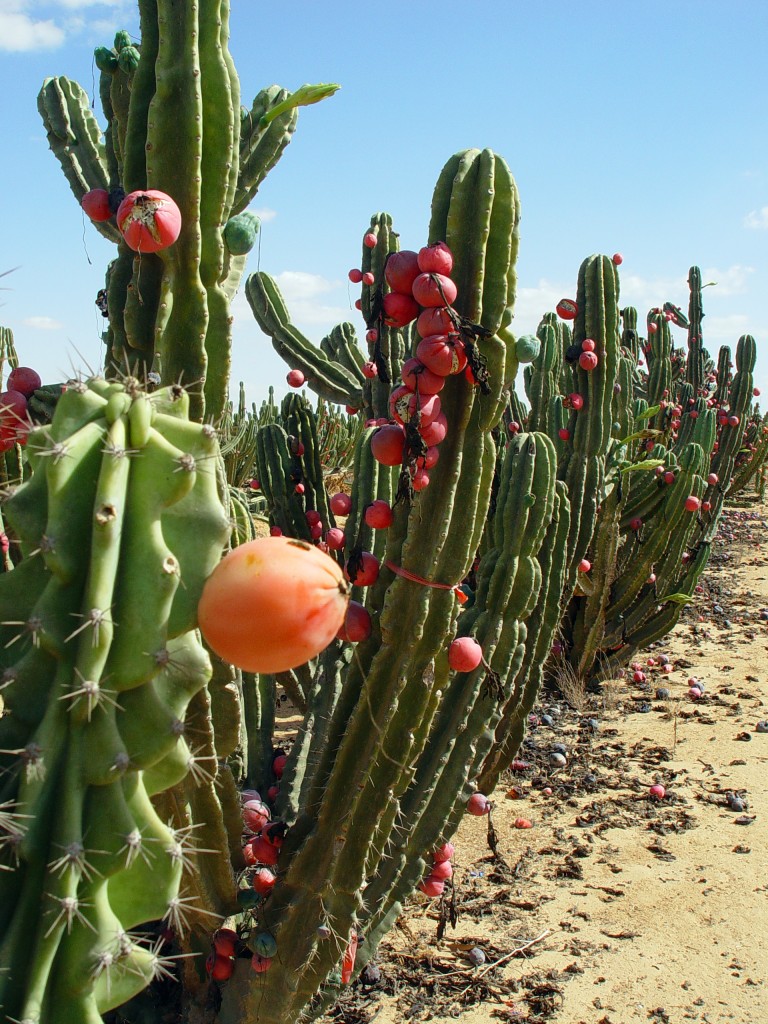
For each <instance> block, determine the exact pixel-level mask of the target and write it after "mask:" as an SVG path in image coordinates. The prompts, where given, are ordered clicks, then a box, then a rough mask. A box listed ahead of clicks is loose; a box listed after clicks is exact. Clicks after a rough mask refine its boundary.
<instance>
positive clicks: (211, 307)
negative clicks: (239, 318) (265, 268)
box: [38, 0, 337, 420]
mask: <svg viewBox="0 0 768 1024" xmlns="http://www.w3.org/2000/svg"><path fill="white" fill-rule="evenodd" d="M139 9H140V13H141V42H140V44H138V45H133V43H131V42H126V39H129V37H128V36H127V33H123V32H118V34H117V36H116V38H115V45H114V47H113V49H112V50H108V49H107V48H105V47H100V48H99V49H98V50H97V52H96V63H97V67H98V68H99V71H100V80H99V95H100V98H101V103H102V107H103V111H104V115H105V117H106V119H107V128H106V131H105V132H104V134H103V136H102V132H101V130H100V128H99V125H98V122H97V120H96V118H95V116H94V115H93V113H92V112H91V106H90V100H89V97H88V95H87V93H86V92H85V90H84V89H82V88H81V87H80V86H79V85H77V83H76V82H72V81H70V80H69V79H67V78H63V77H58V78H49V79H46V81H45V83H44V84H43V87H42V89H41V91H40V95H39V97H38V109H39V111H40V115H41V117H42V119H43V123H44V125H45V128H46V132H47V135H48V142H49V144H50V147H51V149H52V150H53V152H54V154H55V156H56V157H57V159H58V160H59V163H60V164H61V167H62V169H63V171H64V174H65V176H66V178H67V180H68V182H69V185H70V188H71V189H72V191H73V193H74V195H75V198H76V199H77V200H78V202H80V201H82V199H83V196H84V195H85V194H86V193H88V192H90V191H91V190H93V189H103V190H105V191H108V192H109V193H110V206H111V208H113V212H114V210H116V208H117V203H118V202H119V199H120V198H121V197H122V196H123V195H125V194H126V193H131V192H134V191H136V190H145V189H160V190H162V191H164V192H165V193H167V194H168V195H171V196H172V198H173V199H174V200H175V202H176V204H177V205H178V207H179V209H180V211H181V217H182V228H181V235H180V236H179V239H178V241H177V242H176V243H175V245H173V246H171V247H170V248H169V249H166V250H163V251H162V252H160V253H156V254H153V253H144V254H138V255H137V254H136V253H134V252H133V251H131V250H130V249H129V248H128V246H127V244H126V243H125V241H124V239H123V236H122V234H121V232H120V230H119V228H118V227H117V224H116V223H115V221H114V218H110V219H108V220H106V221H102V222H99V223H96V228H97V230H99V231H100V232H101V234H102V235H104V237H105V238H108V239H109V240H110V241H112V242H115V243H117V246H118V255H117V259H116V260H114V261H113V262H112V263H111V264H110V267H109V269H108V271H107V287H106V299H107V306H106V308H107V314H108V318H109V326H108V329H107V331H106V334H105V342H106V345H107V356H106V360H105V363H106V366H107V371H108V374H109V375H110V376H114V375H115V374H119V373H125V372H129V373H134V374H135V375H136V376H138V377H139V378H140V379H144V378H145V377H146V375H147V374H148V373H150V372H157V373H159V374H160V376H161V380H162V382H163V383H174V382H182V383H183V384H184V385H185V386H186V387H187V388H188V389H189V393H190V398H191V401H192V411H193V416H194V417H195V418H196V419H200V420H202V419H203V418H204V417H206V418H207V419H209V420H217V419H218V418H219V417H220V416H221V414H222V412H223V411H224V408H225V405H226V401H227V387H228V382H229V367H230V349H231V343H232V339H231V324H232V315H231V312H230V303H231V300H232V298H233V296H234V294H235V292H236V290H237V288H238V285H239V282H240V278H241V275H242V273H243V270H244V267H245V258H246V254H247V252H248V251H249V249H250V247H251V245H252V244H253V239H254V237H255V232H256V230H257V223H256V220H257V219H255V216H254V214H253V213H251V212H250V211H248V210H247V206H248V204H249V203H250V202H251V201H252V200H253V198H254V196H255V195H256V192H257V190H258V188H259V186H260V185H261V183H262V181H263V180H264V178H265V176H266V174H267V173H268V171H269V170H270V169H271V168H272V167H273V166H274V165H275V163H276V162H277V160H278V159H279V158H280V156H281V155H282V152H283V150H284V149H285V147H286V146H287V145H288V143H289V142H290V141H291V136H292V134H293V131H294V129H295V127H296V120H297V108H298V107H299V106H302V105H306V104H308V103H316V102H318V100H320V99H323V98H324V97H325V96H329V95H332V93H333V92H334V91H335V90H336V88H337V86H335V85H328V86H303V87H302V89H300V90H298V91H296V92H295V93H292V94H289V93H288V92H286V91H285V90H283V89H280V88H278V87H277V86H272V87H270V88H269V89H265V90H263V91H262V92H260V93H259V94H258V96H257V97H256V98H255V100H254V102H253V105H252V107H251V109H250V111H249V110H245V109H241V108H240V86H239V81H238V78H237V74H236V72H235V69H234V65H233V62H232V59H231V57H230V54H229V50H228V38H229V2H228V0H200V2H199V3H197V4H195V5H191V4H183V5H181V6H179V5H178V4H177V3H175V2H172V0H153V2H151V3H149V2H146V3H145V2H143V0H142V2H141V3H140V4H139ZM191 325H194V330H192V329H191Z"/></svg>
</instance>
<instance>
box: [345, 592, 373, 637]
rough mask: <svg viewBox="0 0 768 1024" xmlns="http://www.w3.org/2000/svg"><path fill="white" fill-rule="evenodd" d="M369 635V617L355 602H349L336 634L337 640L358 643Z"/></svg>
mask: <svg viewBox="0 0 768 1024" xmlns="http://www.w3.org/2000/svg"><path fill="white" fill-rule="evenodd" d="M370 635H371V616H370V615H369V614H368V611H367V610H366V609H365V608H364V607H363V606H362V605H361V604H359V603H358V602H357V601H350V602H349V605H348V607H347V614H346V616H345V618H344V622H343V623H342V625H341V628H340V629H339V632H338V637H339V640H348V641H349V642H350V643H355V644H356V643H360V642H361V641H362V640H367V639H368V637H369V636H370Z"/></svg>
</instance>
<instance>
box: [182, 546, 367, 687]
mask: <svg viewBox="0 0 768 1024" xmlns="http://www.w3.org/2000/svg"><path fill="white" fill-rule="evenodd" d="M347 602H348V587H347V583H346V581H345V580H344V576H343V573H342V571H341V569H340V567H339V566H338V565H337V564H336V562H334V561H333V559H332V558H329V557H328V555H325V554H323V552H322V551H318V549H317V548H316V547H313V546H312V545H311V544H307V543H306V542H304V541H300V540H294V539H292V538H290V537H259V538H257V539H256V540H252V541H248V542H247V543H246V544H241V545H240V546H239V547H236V548H234V549H233V550H232V551H230V552H229V554H227V555H226V556H225V557H224V558H223V559H222V560H221V562H219V564H218V565H217V566H216V568H215V569H214V570H213V572H212V573H211V575H210V576H209V577H208V579H207V580H206V582H205V585H204V587H203V593H202V596H201V598H200V603H199V605H198V622H199V625H200V629H201V630H202V633H203V636H204V637H205V639H206V641H207V642H208V644H209V645H210V646H211V648H212V649H213V650H214V651H215V652H216V654H218V655H219V656H220V657H221V658H223V659H224V660H225V661H228V662H230V663H231V664H232V665H236V666H237V667H238V668H241V669H243V670H245V671H246V672H264V673H272V672H286V671H287V670H288V669H291V668H296V667H297V666H298V665H303V664H304V663H305V662H306V661H308V660H309V659H310V658H313V657H315V655H316V654H319V653H320V651H322V650H324V649H325V648H326V647H327V646H328V644H329V643H330V642H331V640H333V638H334V636H335V635H336V633H337V632H338V629H339V627H340V626H341V624H342V622H343V621H344V616H345V614H346V610H347Z"/></svg>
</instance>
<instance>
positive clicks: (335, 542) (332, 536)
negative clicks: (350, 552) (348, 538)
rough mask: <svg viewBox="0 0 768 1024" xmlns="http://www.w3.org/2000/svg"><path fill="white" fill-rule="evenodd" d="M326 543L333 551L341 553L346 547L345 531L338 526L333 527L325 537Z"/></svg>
mask: <svg viewBox="0 0 768 1024" xmlns="http://www.w3.org/2000/svg"><path fill="white" fill-rule="evenodd" d="M325 543H326V544H327V545H328V547H329V548H330V549H331V551H341V549H342V548H343V547H344V531H343V530H340V529H339V528H338V526H334V527H332V528H331V529H330V530H329V531H328V532H327V533H326V535H325Z"/></svg>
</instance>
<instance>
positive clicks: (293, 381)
mask: <svg viewBox="0 0 768 1024" xmlns="http://www.w3.org/2000/svg"><path fill="white" fill-rule="evenodd" d="M285 379H286V380H287V381H288V385H289V387H292V388H300V387H301V385H302V384H304V382H305V381H306V379H307V378H306V377H305V376H304V374H303V373H302V372H301V370H289V371H288V373H286V375H285Z"/></svg>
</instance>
